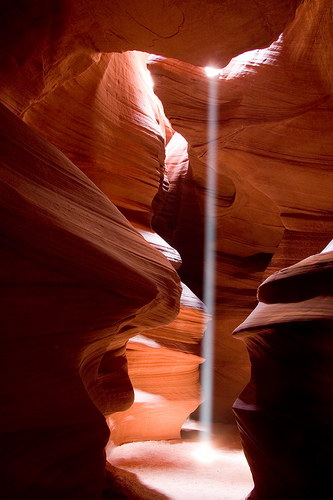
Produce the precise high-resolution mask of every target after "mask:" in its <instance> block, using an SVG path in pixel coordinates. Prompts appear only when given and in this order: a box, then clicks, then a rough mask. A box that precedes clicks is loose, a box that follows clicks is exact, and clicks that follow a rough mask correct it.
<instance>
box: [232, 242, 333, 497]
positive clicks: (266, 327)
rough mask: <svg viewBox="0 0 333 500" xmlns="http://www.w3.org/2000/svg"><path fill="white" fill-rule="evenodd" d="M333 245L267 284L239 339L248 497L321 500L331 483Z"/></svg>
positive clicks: (238, 409) (238, 407)
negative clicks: (245, 368) (244, 376)
mask: <svg viewBox="0 0 333 500" xmlns="http://www.w3.org/2000/svg"><path fill="white" fill-rule="evenodd" d="M332 259H333V252H332V245H331V247H330V248H328V249H327V250H326V251H324V252H323V253H321V254H317V255H313V256H311V257H309V258H307V259H305V260H303V261H301V262H299V263H297V264H295V265H293V266H291V267H288V268H285V269H282V270H281V271H279V272H277V273H275V274H273V275H272V276H270V277H269V278H267V279H266V280H265V281H264V283H263V284H262V285H261V286H260V287H259V290H258V299H259V304H258V306H257V307H256V309H255V310H254V311H253V312H252V313H251V314H250V316H249V317H248V318H247V319H246V320H245V321H244V323H242V324H241V325H240V326H239V327H238V328H237V329H236V330H235V332H234V334H235V336H236V337H237V338H239V339H242V340H243V341H244V342H245V344H246V346H247V349H248V351H249V355H250V359H251V364H252V375H251V380H250V383H249V384H248V386H247V387H246V388H245V389H244V391H243V392H242V393H241V394H240V396H239V398H238V399H237V401H236V402H235V405H234V410H235V413H236V416H237V421H238V424H239V429H240V433H241V437H242V440H243V447H244V450H245V453H246V456H247V459H248V462H249V464H250V467H251V470H252V474H253V478H254V482H255V489H254V491H253V492H252V494H251V495H250V497H249V498H251V499H252V498H253V499H257V500H264V499H266V498H268V497H269V498H272V499H273V500H275V499H276V500H277V499H280V498H286V499H290V500H291V499H299V500H301V499H310V498H314V497H321V498H323V497H324V496H325V495H326V494H327V491H328V488H329V485H330V482H331V471H330V465H329V464H330V454H331V451H330V444H329V443H330V442H331V437H332V418H333V405H332V401H333V394H332V377H333V373H332V366H333V363H332V355H333V349H332V329H333V321H332V303H333V289H332Z"/></svg>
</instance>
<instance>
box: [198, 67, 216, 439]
mask: <svg viewBox="0 0 333 500" xmlns="http://www.w3.org/2000/svg"><path fill="white" fill-rule="evenodd" d="M205 71H206V74H207V75H208V76H210V78H209V83H208V85H209V96H208V97H209V99H208V126H207V144H208V149H207V165H206V172H207V174H206V201H205V241H204V276H203V301H204V303H205V304H206V308H207V312H208V314H209V316H210V317H211V320H210V321H209V323H208V325H207V330H206V333H205V335H204V338H203V343H202V357H203V358H204V359H205V362H204V363H203V366H202V372H201V386H202V392H203V399H204V401H203V403H202V405H201V406H200V422H201V424H202V426H203V429H204V433H203V434H202V441H204V442H207V443H209V442H210V441H211V440H212V416H213V415H212V411H213V388H214V387H213V385H214V378H213V373H214V362H213V360H214V329H215V273H216V184H217V183H216V180H217V143H216V140H217V121H218V103H217V85H218V75H219V74H220V70H218V69H214V68H205Z"/></svg>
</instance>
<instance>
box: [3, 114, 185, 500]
mask: <svg viewBox="0 0 333 500" xmlns="http://www.w3.org/2000/svg"><path fill="white" fill-rule="evenodd" d="M1 125H2V132H1V148H0V149H1V170H2V173H1V205H2V212H1V242H2V244H1V259H2V264H3V265H2V271H1V273H2V280H1V282H2V286H3V287H4V290H5V293H4V294H3V295H2V297H1V311H2V313H1V331H2V346H3V349H4V350H3V356H4V360H5V363H3V364H2V377H1V378H2V380H4V381H6V385H5V388H4V389H5V392H4V394H3V396H2V397H3V402H4V404H5V406H4V410H3V412H2V416H1V430H2V439H3V443H2V464H1V469H2V473H3V474H2V475H3V476H4V477H5V480H4V481H3V482H2V484H1V488H2V490H1V493H2V496H3V498H18V497H21V496H26V497H29V496H31V497H32V496H33V497H34V498H57V499H58V498H74V497H75V498H78V497H80V498H82V499H83V498H87V499H88V498H89V499H91V498H97V497H99V495H100V494H101V490H102V487H103V480H104V479H103V466H104V451H103V450H104V446H105V443H106V441H107V436H108V431H107V427H106V424H105V421H104V417H103V415H102V414H101V412H103V413H110V411H115V410H117V409H121V408H126V407H127V406H128V405H129V404H131V400H132V394H133V392H132V386H131V384H130V381H129V379H128V376H127V366H126V358H125V356H124V346H125V343H126V341H127V339H128V338H129V336H130V335H133V333H134V332H135V331H137V329H139V330H140V329H142V328H151V327H153V326H154V325H159V324H160V323H161V322H162V323H163V322H168V321H170V320H172V319H173V318H174V317H175V315H176V314H177V312H178V311H177V309H178V296H179V287H178V277H177V275H176V273H175V272H174V270H173V268H172V267H171V266H170V264H168V262H167V260H166V259H165V258H164V257H163V256H162V254H161V253H160V252H158V251H156V250H154V249H153V248H152V247H151V246H150V245H148V244H147V243H146V242H145V241H144V239H143V238H142V236H140V235H139V234H138V233H137V232H136V231H135V230H134V229H133V228H132V226H131V225H130V224H129V223H128V222H127V221H126V219H125V218H124V217H123V216H122V215H121V214H120V212H119V211H118V210H117V209H116V208H115V207H114V206H113V205H112V204H111V203H110V201H109V200H108V199H107V197H106V196H105V195H104V194H103V193H102V192H101V191H100V190H99V189H98V188H97V187H96V186H95V185H94V184H93V183H92V182H91V181H89V179H88V178H87V177H86V176H85V175H84V174H83V173H82V172H80V170H79V169H78V168H77V167H75V166H74V165H73V164H72V163H71V162H70V161H69V160H67V159H66V157H65V156H64V155H63V154H62V153H60V151H58V150H57V149H56V148H54V147H53V146H51V145H50V144H49V143H47V142H46V141H45V140H43V139H41V138H40V137H39V136H38V135H36V134H35V133H34V132H32V131H31V130H30V129H29V128H28V127H27V126H26V125H25V124H24V123H22V122H21V121H20V120H19V119H18V118H16V117H15V116H14V115H13V114H12V113H10V112H9V111H8V110H6V109H4V108H3V107H1ZM138 287H139V288H140V294H138V293H137V289H138ZM60 463H61V466H60V465H59V464H60Z"/></svg>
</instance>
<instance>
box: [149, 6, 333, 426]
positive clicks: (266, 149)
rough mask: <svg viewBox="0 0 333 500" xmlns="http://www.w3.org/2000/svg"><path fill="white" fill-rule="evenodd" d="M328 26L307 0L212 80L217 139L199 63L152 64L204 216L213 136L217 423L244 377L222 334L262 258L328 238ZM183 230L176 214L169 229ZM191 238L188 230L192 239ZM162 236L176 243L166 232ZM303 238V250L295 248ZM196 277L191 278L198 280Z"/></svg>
mask: <svg viewBox="0 0 333 500" xmlns="http://www.w3.org/2000/svg"><path fill="white" fill-rule="evenodd" d="M331 25H332V23H331V15H330V8H329V2H327V1H326V0H323V1H319V0H318V1H315V2H308V1H305V2H303V4H302V5H301V6H300V7H299V8H298V10H297V13H296V17H295V19H294V21H293V22H292V23H291V24H290V25H289V26H288V28H287V29H286V30H285V31H284V32H283V34H281V35H280V37H279V38H278V40H276V41H275V42H274V43H273V44H272V45H271V46H270V47H268V48H266V49H261V50H257V51H252V52H247V53H245V54H243V55H241V56H238V57H236V58H234V59H232V60H231V62H230V63H229V64H228V65H227V66H226V67H225V68H223V70H221V71H220V75H219V76H218V77H216V78H217V82H216V85H217V100H216V105H217V106H218V107H219V111H218V128H217V137H215V138H209V139H208V138H207V124H208V122H207V120H208V117H207V116H208V115H207V105H208V102H209V84H208V78H207V76H206V74H205V72H204V70H203V68H200V67H196V66H192V65H190V64H185V63H184V62H181V61H176V60H174V59H164V58H160V57H155V58H151V59H150V61H149V69H150V71H151V73H152V76H153V79H154V81H155V87H154V89H155V92H156V94H157V95H158V96H159V97H160V99H161V101H162V102H163V105H164V109H165V112H166V115H167V117H168V118H169V119H170V121H171V124H172V126H173V127H174V128H175V129H176V130H177V131H178V132H179V133H180V134H182V136H183V137H184V138H185V139H186V140H187V141H188V143H189V159H190V164H191V168H192V171H193V174H192V179H193V184H194V189H195V188H196V191H197V201H198V206H199V208H198V210H197V213H198V214H200V213H203V202H202V196H200V195H199V193H200V192H201V193H202V192H204V190H205V177H204V175H203V172H204V169H205V168H209V165H207V147H208V146H207V144H208V142H212V141H215V142H216V144H217V149H218V176H219V179H220V184H219V189H218V193H219V196H218V199H217V212H218V243H217V259H218V263H217V267H218V281H217V303H218V306H217V328H216V349H215V350H216V353H217V355H216V358H217V361H216V370H217V372H218V374H219V377H218V380H219V378H220V376H221V377H222V379H224V377H226V379H224V380H223V386H228V388H229V389H228V390H230V391H231V393H233V394H231V395H230V398H229V397H227V400H228V404H227V405H226V406H225V407H224V405H223V402H222V401H221V398H220V393H221V392H222V391H223V386H222V384H221V385H220V384H219V382H218V383H217V386H216V400H217V401H216V412H215V415H216V418H217V419H218V420H219V419H220V418H221V416H222V417H223V418H229V417H230V413H228V407H229V408H230V402H231V400H232V397H236V395H237V392H238V391H239V390H240V389H241V387H242V384H244V383H245V381H246V377H247V371H246V370H247V368H246V367H247V361H246V356H245V354H244V352H242V351H241V350H240V349H238V348H236V347H235V342H233V341H232V340H231V339H230V333H231V331H232V329H233V328H235V327H236V325H237V322H238V323H239V322H240V321H242V320H243V319H244V318H245V316H246V314H248V313H249V312H250V310H251V309H252V308H253V307H254V305H255V291H256V288H257V286H258V284H259V282H260V278H261V275H262V272H263V271H264V270H265V268H266V267H267V265H268V263H269V260H270V258H271V256H272V255H273V254H274V253H275V252H277V256H276V259H274V260H273V261H272V268H268V270H267V273H268V274H270V273H271V272H272V271H273V270H274V269H276V268H278V267H279V266H280V265H281V264H282V265H283V260H284V259H286V258H287V259H289V262H288V264H292V263H294V262H296V261H297V260H299V258H302V257H303V256H305V255H309V254H310V253H315V252H317V251H319V250H320V248H322V246H323V244H326V243H327V241H329V239H330V237H331V236H330V235H331V233H332V221H333V212H332V192H333V172H332V159H333V149H332V129H331V125H330V124H331V121H332V105H331V104H332V98H331V89H332V75H331V73H330V70H326V69H325V68H326V66H325V64H326V63H325V61H326V58H327V54H328V50H327V46H328V44H329V43H331V41H332V29H331ZM320 54H324V55H323V58H321V56H320ZM231 183H233V185H234V200H233V202H232V203H231V204H230V205H229V206H226V205H225V199H224V196H222V199H220V193H223V187H221V185H224V189H225V190H228V191H229V192H230V186H231ZM200 207H201V208H200ZM158 224H159V222H158ZM183 224H184V223H183ZM181 226H182V222H181V220H179V219H178V221H177V229H176V231H174V232H176V233H177V232H178V233H179V232H180V231H181V229H180V228H181ZM155 228H157V229H158V226H155ZM284 229H285V232H284ZM283 233H284V234H283ZM165 234H167V233H165ZM165 237H166V236H165ZM197 237H198V236H197V234H194V233H193V241H196V240H197ZM169 242H170V243H171V244H172V245H174V246H175V247H176V248H177V249H178V250H180V247H179V246H178V245H177V243H176V241H175V240H173V239H172V237H171V239H170V240H169ZM300 242H301V244H302V247H303V248H302V247H301V248H299V249H298V250H297V245H298V244H299V243H300ZM279 245H280V247H279ZM278 247H279V249H278ZM277 249H278V250H277ZM191 253H192V248H191V240H190V239H189V240H187V248H184V242H183V243H182V248H181V254H182V258H183V262H184V267H185V268H186V266H187V259H188V260H189V261H191V260H192V257H191V255H190V254H191ZM290 259H293V260H292V261H290ZM197 272H198V274H197V278H194V277H193V275H192V280H194V281H195V280H197V281H198V279H200V278H198V275H199V274H201V270H200V269H197ZM180 273H181V271H180ZM188 284H189V285H190V286H192V283H191V282H188ZM193 289H194V290H197V288H196V287H195V286H193ZM237 351H238V353H237ZM222 365H225V366H224V368H223V372H224V374H222V373H221V372H222V369H221V368H219V367H221V366H222ZM240 366H242V367H243V368H242V369H243V370H244V372H243V375H240V373H241V370H240ZM220 370H221V372H220ZM225 373H227V374H226V375H225ZM228 415H229V417H228Z"/></svg>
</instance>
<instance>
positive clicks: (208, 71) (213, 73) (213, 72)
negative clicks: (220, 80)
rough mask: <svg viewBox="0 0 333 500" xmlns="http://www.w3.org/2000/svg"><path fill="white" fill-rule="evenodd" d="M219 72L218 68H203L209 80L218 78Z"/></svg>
mask: <svg viewBox="0 0 333 500" xmlns="http://www.w3.org/2000/svg"><path fill="white" fill-rule="evenodd" d="M220 72H221V70H220V69H219V68H213V67H212V66H206V67H205V73H206V75H207V76H208V77H209V78H212V77H214V76H218V75H219V74H220Z"/></svg>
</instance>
